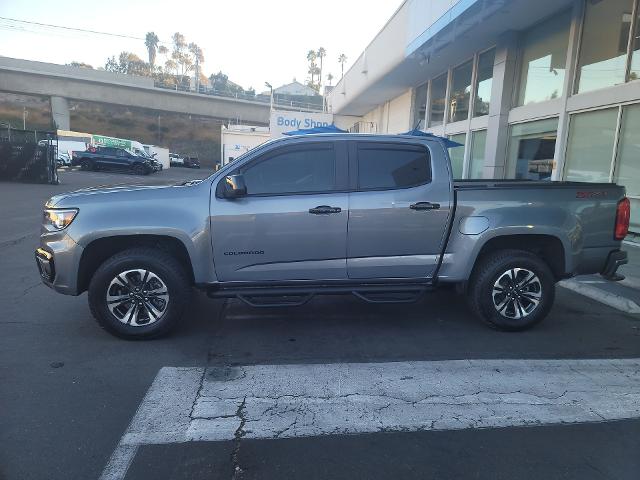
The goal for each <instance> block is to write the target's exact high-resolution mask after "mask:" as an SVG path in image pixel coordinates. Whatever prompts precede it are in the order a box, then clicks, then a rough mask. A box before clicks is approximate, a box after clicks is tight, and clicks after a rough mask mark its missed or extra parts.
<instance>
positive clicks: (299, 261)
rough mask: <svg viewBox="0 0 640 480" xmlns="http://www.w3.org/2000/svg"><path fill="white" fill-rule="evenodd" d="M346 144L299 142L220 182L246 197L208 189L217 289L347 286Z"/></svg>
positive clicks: (216, 186)
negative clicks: (229, 284)
mask: <svg viewBox="0 0 640 480" xmlns="http://www.w3.org/2000/svg"><path fill="white" fill-rule="evenodd" d="M346 149H347V145H346V142H339V141H338V142H334V141H326V140H325V141H319V142H316V143H310V142H308V141H301V142H299V143H294V144H290V145H286V146H281V147H274V148H273V149H271V150H269V151H267V152H264V153H261V154H260V155H259V156H257V157H255V158H253V159H251V160H249V161H248V162H244V163H242V164H241V165H240V166H238V167H237V168H236V169H235V170H230V171H229V172H225V173H226V174H227V175H231V174H241V175H243V177H244V181H245V184H246V188H247V192H246V195H244V196H241V197H239V198H232V199H231V198H224V195H223V191H224V182H225V176H223V177H222V178H220V179H218V180H217V182H214V184H213V188H214V189H215V190H214V191H212V196H211V232H212V236H213V251H214V263H215V269H216V274H217V276H218V279H219V280H221V281H260V280H282V281H285V280H320V279H346V277H347V266H346V251H347V219H348V214H349V211H348V210H349V208H348V193H347V168H348V165H347V150H346Z"/></svg>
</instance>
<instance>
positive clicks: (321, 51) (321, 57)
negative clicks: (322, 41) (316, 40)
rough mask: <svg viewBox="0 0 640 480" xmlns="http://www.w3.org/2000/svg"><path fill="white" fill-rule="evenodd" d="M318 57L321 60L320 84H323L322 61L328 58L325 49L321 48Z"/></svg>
mask: <svg viewBox="0 0 640 480" xmlns="http://www.w3.org/2000/svg"><path fill="white" fill-rule="evenodd" d="M316 56H317V57H318V58H319V59H320V76H319V77H318V83H322V59H323V58H324V57H326V56H327V51H326V50H325V49H324V47H320V48H319V49H318V52H317V53H316Z"/></svg>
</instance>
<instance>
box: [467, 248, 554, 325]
mask: <svg viewBox="0 0 640 480" xmlns="http://www.w3.org/2000/svg"><path fill="white" fill-rule="evenodd" d="M467 295H468V297H467V298H468V302H469V306H470V308H471V310H472V311H473V312H475V313H476V314H477V315H479V316H480V318H481V319H482V320H484V321H485V322H486V323H487V324H489V325H490V326H491V327H493V328H497V329H499V330H506V331H521V330H526V329H528V328H531V327H533V326H534V325H536V324H537V323H539V322H541V321H542V320H543V319H544V318H545V317H546V316H547V315H548V314H549V311H550V310H551V307H552V306H553V302H554V299H555V278H554V276H553V273H552V272H551V269H550V268H549V266H548V265H547V264H546V263H545V262H544V261H543V260H541V259H540V258H538V257H537V256H536V255H534V254H532V253H531V252H527V251H522V250H502V251H499V252H494V253H491V254H489V255H487V256H486V257H484V258H482V259H481V260H480V263H479V264H478V265H477V267H476V268H475V270H474V273H473V275H472V278H471V279H470V282H469V288H468V292H467Z"/></svg>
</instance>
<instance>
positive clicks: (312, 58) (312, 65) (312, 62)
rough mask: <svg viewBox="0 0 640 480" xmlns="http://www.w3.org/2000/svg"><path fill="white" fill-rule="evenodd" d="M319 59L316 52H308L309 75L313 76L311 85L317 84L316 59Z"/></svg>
mask: <svg viewBox="0 0 640 480" xmlns="http://www.w3.org/2000/svg"><path fill="white" fill-rule="evenodd" d="M317 58H318V54H317V53H316V51H315V50H309V51H308V52H307V60H308V61H309V71H308V73H310V74H311V83H312V84H313V83H315V82H314V79H315V71H316V59H317Z"/></svg>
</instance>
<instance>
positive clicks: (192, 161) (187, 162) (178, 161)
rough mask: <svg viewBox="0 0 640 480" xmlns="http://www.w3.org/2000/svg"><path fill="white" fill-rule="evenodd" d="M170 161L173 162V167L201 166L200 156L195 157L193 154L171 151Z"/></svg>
mask: <svg viewBox="0 0 640 480" xmlns="http://www.w3.org/2000/svg"><path fill="white" fill-rule="evenodd" d="M169 162H171V166H172V167H187V168H200V161H199V160H198V157H194V156H193V155H180V154H178V153H170V154H169Z"/></svg>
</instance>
